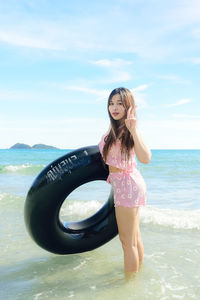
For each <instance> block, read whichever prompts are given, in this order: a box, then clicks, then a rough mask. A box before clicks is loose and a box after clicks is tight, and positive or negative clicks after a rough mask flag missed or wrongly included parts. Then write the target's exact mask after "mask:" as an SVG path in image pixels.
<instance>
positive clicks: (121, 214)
mask: <svg viewBox="0 0 200 300" xmlns="http://www.w3.org/2000/svg"><path fill="white" fill-rule="evenodd" d="M115 213H116V220H117V226H118V231H119V238H120V241H121V243H122V248H123V251H124V271H125V273H132V272H137V271H138V268H139V261H142V259H143V245H142V241H141V237H140V232H139V207H123V206H119V207H115Z"/></svg>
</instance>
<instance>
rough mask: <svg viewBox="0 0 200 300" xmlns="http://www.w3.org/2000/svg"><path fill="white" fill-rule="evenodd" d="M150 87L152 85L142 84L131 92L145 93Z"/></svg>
mask: <svg viewBox="0 0 200 300" xmlns="http://www.w3.org/2000/svg"><path fill="white" fill-rule="evenodd" d="M149 86H151V84H142V85H139V86H137V87H136V88H133V89H131V91H132V92H133V93H135V92H141V91H145V90H146V89H147V88H148V87H149Z"/></svg>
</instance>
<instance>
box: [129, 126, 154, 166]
mask: <svg viewBox="0 0 200 300" xmlns="http://www.w3.org/2000/svg"><path fill="white" fill-rule="evenodd" d="M131 135H132V137H133V140H134V150H135V154H136V156H137V158H138V160H139V161H140V162H141V163H143V164H148V163H149V162H150V160H151V150H150V149H149V148H148V147H147V145H146V144H145V142H144V140H143V138H142V135H141V133H140V131H139V130H138V128H137V127H135V128H134V129H133V130H131Z"/></svg>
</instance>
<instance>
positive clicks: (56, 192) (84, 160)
mask: <svg viewBox="0 0 200 300" xmlns="http://www.w3.org/2000/svg"><path fill="white" fill-rule="evenodd" d="M107 176H108V170H106V169H105V168H104V167H103V164H102V161H101V155H100V153H99V147H98V146H88V147H85V148H80V149H78V150H75V151H73V152H70V153H68V154H66V155H64V156H62V157H60V158H58V159H57V160H55V161H54V162H52V163H51V164H50V165H48V166H47V167H46V168H45V169H44V170H43V171H42V172H41V173H40V174H39V175H38V177H37V178H36V179H35V181H34V182H33V184H32V186H31V188H30V190H29V192H28V194H27V198H26V202H25V209H24V218H25V224H26V227H27V229H28V231H29V233H30V235H31V237H32V238H33V239H34V240H35V242H36V243H37V244H38V245H39V246H41V247H42V248H44V249H45V250H47V251H50V252H53V253H56V254H72V253H80V252H85V251H89V250H93V249H95V248H97V247H99V246H101V245H103V244H105V243H106V242H108V241H109V240H111V239H112V238H113V237H114V236H116V235H117V233H118V230H117V224H116V219H115V211H114V206H113V193H112V190H111V192H110V195H109V197H108V200H107V202H106V203H105V204H104V206H103V207H102V208H101V209H100V210H99V211H97V212H96V213H95V214H94V215H93V216H91V217H89V218H87V219H84V220H82V221H79V222H71V223H62V222H61V220H60V219H59V212H60V208H61V206H62V203H63V202H64V200H65V199H66V197H67V196H68V195H69V194H70V193H71V192H72V191H73V190H74V189H76V188H77V187H79V186H80V185H82V184H84V183H87V182H90V181H94V180H106V178H107Z"/></svg>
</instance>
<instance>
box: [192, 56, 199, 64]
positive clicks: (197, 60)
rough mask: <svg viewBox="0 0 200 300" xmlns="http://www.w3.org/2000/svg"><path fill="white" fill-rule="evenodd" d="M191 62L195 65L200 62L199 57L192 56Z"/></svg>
mask: <svg viewBox="0 0 200 300" xmlns="http://www.w3.org/2000/svg"><path fill="white" fill-rule="evenodd" d="M191 62H192V63H193V64H196V65H198V64H200V57H194V58H192V59H191Z"/></svg>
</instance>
